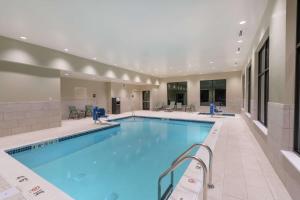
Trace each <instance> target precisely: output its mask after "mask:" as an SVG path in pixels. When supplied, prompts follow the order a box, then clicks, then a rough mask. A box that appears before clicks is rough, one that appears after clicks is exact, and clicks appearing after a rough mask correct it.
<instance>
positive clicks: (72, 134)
mask: <svg viewBox="0 0 300 200" xmlns="http://www.w3.org/2000/svg"><path fill="white" fill-rule="evenodd" d="M130 117H133V116H132V115H127V116H114V117H112V119H109V121H113V120H120V119H125V118H130ZM136 117H143V118H154V119H170V120H179V121H189V122H203V123H212V124H213V126H212V128H211V130H210V132H209V133H208V136H207V137H206V139H205V141H204V143H206V142H207V140H208V138H210V136H211V135H212V132H213V131H214V129H215V126H216V125H217V124H219V123H221V122H220V121H219V120H216V119H210V120H205V119H199V120H197V119H188V118H178V117H164V116H157V117H155V116H145V115H136ZM118 125H120V124H119V123H117V124H113V125H109V126H104V127H97V128H87V129H86V130H84V131H83V130H81V131H78V132H75V133H74V132H72V133H70V134H67V135H65V136H62V137H55V138H52V139H51V138H45V139H41V140H40V141H35V142H32V143H30V142H27V143H26V144H24V145H13V146H12V147H5V148H2V149H0V153H1V154H2V153H4V154H6V155H7V156H8V158H10V161H13V164H14V165H19V166H18V167H21V168H23V169H24V170H26V171H27V173H28V174H30V176H35V177H37V182H44V184H45V185H46V189H47V190H54V191H55V192H57V193H60V195H63V196H65V197H63V199H65V198H66V199H68V200H69V199H73V198H72V197H70V196H69V194H67V193H66V192H64V191H63V190H61V189H60V188H58V187H57V186H55V185H53V184H52V183H50V182H48V181H47V180H46V179H44V178H43V177H41V176H39V175H38V174H36V173H35V172H34V171H32V170H31V169H30V168H28V167H27V166H25V165H24V164H22V163H21V162H19V161H17V160H15V159H14V158H13V157H12V156H11V155H9V154H8V153H7V151H9V150H12V149H17V148H20V147H25V146H29V145H33V144H39V143H45V142H49V141H53V140H58V139H59V138H64V137H71V136H74V135H80V134H84V133H86V134H89V133H91V132H95V131H97V130H105V129H109V128H113V127H117V126H118ZM80 136H83V135H80ZM80 136H77V137H80ZM28 143H29V144H28ZM199 151H201V149H199V150H198V151H197V153H196V155H198V153H199ZM1 154H0V157H1ZM0 161H1V159H0ZM11 164H12V163H11ZM191 164H192V163H191ZM189 168H190V165H189V167H188V168H187V170H186V171H185V172H184V175H185V174H186V173H187V171H188V169H189ZM184 175H183V176H184ZM183 176H182V177H181V178H180V181H179V183H180V182H181V181H182V179H183ZM10 183H11V181H10ZM179 183H178V185H179ZM12 185H16V184H12ZM16 187H18V186H16ZM176 190H178V189H177V186H176V187H175V189H174V191H173V193H174V192H175V191H176ZM200 192H201V191H200ZM200 192H199V193H200ZM51 193H52V192H50V195H51ZM173 193H172V194H173ZM22 194H24V191H22ZM57 195H59V194H57ZM44 196H47V195H44ZM171 196H172V195H171ZM60 198H61V197H60ZM36 199H38V200H43V199H44V198H36ZM73 200H74V199H73Z"/></svg>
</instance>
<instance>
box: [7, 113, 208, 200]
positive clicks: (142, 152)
mask: <svg viewBox="0 0 300 200" xmlns="http://www.w3.org/2000/svg"><path fill="white" fill-rule="evenodd" d="M115 122H119V123H120V126H115V127H112V128H107V129H105V130H98V131H93V132H90V133H88V134H83V135H81V136H79V137H68V138H61V139H58V140H55V141H54V142H53V141H52V142H48V143H47V145H40V146H34V148H33V147H30V148H25V149H24V148H23V150H14V151H9V154H11V156H13V157H14V158H15V159H16V160H18V161H19V162H21V163H23V164H24V165H25V166H27V167H28V168H30V169H31V170H32V171H34V172H35V173H37V174H38V175H40V176H41V177H43V178H44V179H46V180H47V181H48V182H50V183H52V184H53V185H55V186H56V187H58V188H60V189H61V190H62V191H64V192H65V193H67V194H68V195H70V196H71V197H72V198H74V199H76V200H95V199H99V200H136V199H137V200H139V199H143V200H154V199H157V180H158V177H159V175H160V174H161V173H162V172H163V171H164V170H165V169H166V168H168V167H169V166H170V164H171V163H172V161H173V160H174V159H175V158H176V157H177V156H178V155H180V154H181V153H182V152H183V151H184V150H186V149H187V148H188V147H189V146H191V145H192V144H194V143H200V142H204V140H205V139H206V137H207V136H208V134H209V132H210V130H211V128H212V126H213V123H210V122H196V121H182V120H171V119H160V118H144V117H135V118H133V117H129V118H124V119H119V120H116V121H115ZM186 167H187V164H185V165H184V166H182V167H181V168H179V169H178V170H177V171H176V172H175V181H176V182H178V180H179V179H180V177H181V176H182V174H183V172H184V170H185V168H186ZM169 181H170V179H169V177H166V179H164V181H163V186H164V188H166V186H167V184H168V183H169Z"/></svg>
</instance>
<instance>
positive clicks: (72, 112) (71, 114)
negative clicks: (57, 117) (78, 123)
mask: <svg viewBox="0 0 300 200" xmlns="http://www.w3.org/2000/svg"><path fill="white" fill-rule="evenodd" d="M78 117H79V113H78V110H77V109H76V107H75V106H69V119H76V118H78Z"/></svg>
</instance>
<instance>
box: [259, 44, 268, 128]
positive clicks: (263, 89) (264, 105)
mask: <svg viewBox="0 0 300 200" xmlns="http://www.w3.org/2000/svg"><path fill="white" fill-rule="evenodd" d="M268 101H269V39H267V41H266V42H265V43H264V45H263V46H262V48H261V49H260V51H259V53H258V121H260V122H261V123H262V124H264V125H265V126H266V127H267V126H268Z"/></svg>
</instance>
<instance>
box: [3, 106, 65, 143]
mask: <svg viewBox="0 0 300 200" xmlns="http://www.w3.org/2000/svg"><path fill="white" fill-rule="evenodd" d="M58 126H61V104H60V101H41V102H17V103H13V102H12V103H0V137H3V136H9V135H14V134H19V133H24V132H30V131H35V130H41V129H47V128H53V127H58Z"/></svg>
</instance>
